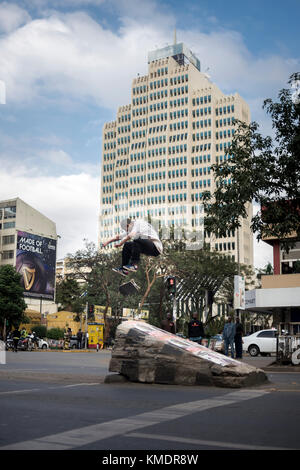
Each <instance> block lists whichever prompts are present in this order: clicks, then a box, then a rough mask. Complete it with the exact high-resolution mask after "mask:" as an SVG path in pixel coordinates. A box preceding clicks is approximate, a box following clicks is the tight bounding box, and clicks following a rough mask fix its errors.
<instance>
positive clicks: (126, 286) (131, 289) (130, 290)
mask: <svg viewBox="0 0 300 470" xmlns="http://www.w3.org/2000/svg"><path fill="white" fill-rule="evenodd" d="M113 271H114V272H115V273H117V274H119V275H121V276H124V277H127V278H128V276H129V274H130V271H129V272H128V274H127V275H123V274H121V273H120V272H118V271H115V270H114V269H113ZM139 290H140V286H139V285H138V284H137V283H136V282H135V281H133V280H132V279H131V280H130V281H127V282H123V284H121V285H120V286H119V292H120V294H123V295H130V294H131V295H132V294H136V293H138V292H139Z"/></svg>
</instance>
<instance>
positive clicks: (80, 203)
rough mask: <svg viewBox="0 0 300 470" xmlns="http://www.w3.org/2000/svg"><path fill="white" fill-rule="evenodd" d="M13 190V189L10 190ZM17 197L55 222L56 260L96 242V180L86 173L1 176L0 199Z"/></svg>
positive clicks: (25, 172) (21, 172)
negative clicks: (56, 175)
mask: <svg viewBox="0 0 300 470" xmlns="http://www.w3.org/2000/svg"><path fill="white" fill-rule="evenodd" d="M12 188H14V189H12ZM14 197H20V198H21V199H23V200H24V201H25V202H26V203H27V204H29V205H31V206H32V207H34V208H35V209H36V210H38V211H40V212H41V213H42V214H44V215H45V216H46V217H48V218H49V219H51V220H52V221H53V222H55V223H56V229H57V233H58V234H59V235H60V236H61V238H60V239H59V240H58V258H61V257H63V256H65V255H66V254H67V253H74V252H75V251H76V250H78V249H81V248H83V246H84V243H83V239H84V238H86V239H88V240H89V241H94V242H96V241H97V233H98V212H99V207H98V201H99V178H98V177H92V176H91V175H88V174H86V173H81V174H78V175H69V176H61V177H59V178H55V177H51V176H50V177H45V176H42V177H41V176H31V175H30V172H29V171H28V170H27V169H25V168H18V170H14V171H13V172H12V171H11V172H9V173H7V172H6V171H2V172H1V174H0V200H5V199H10V198H14Z"/></svg>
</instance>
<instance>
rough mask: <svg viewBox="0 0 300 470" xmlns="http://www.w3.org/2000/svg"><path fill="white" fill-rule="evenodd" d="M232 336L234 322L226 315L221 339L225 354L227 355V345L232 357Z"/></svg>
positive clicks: (233, 333)
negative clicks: (226, 318)
mask: <svg viewBox="0 0 300 470" xmlns="http://www.w3.org/2000/svg"><path fill="white" fill-rule="evenodd" d="M234 336H235V324H234V323H233V321H232V318H231V317H228V320H227V322H226V323H225V325H224V330H223V340H224V347H225V356H228V351H229V346H230V349H231V357H232V358H234Z"/></svg>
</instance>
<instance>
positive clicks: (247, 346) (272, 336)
mask: <svg viewBox="0 0 300 470" xmlns="http://www.w3.org/2000/svg"><path fill="white" fill-rule="evenodd" d="M276 338H277V330H275V329H271V330H260V331H257V332H256V333H253V334H252V335H249V336H243V351H244V352H248V353H249V354H250V356H258V354H261V355H262V356H264V355H267V354H272V353H276V343H277V339H276Z"/></svg>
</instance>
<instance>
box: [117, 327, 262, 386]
mask: <svg viewBox="0 0 300 470" xmlns="http://www.w3.org/2000/svg"><path fill="white" fill-rule="evenodd" d="M109 371H110V372H118V373H119V374H121V375H122V376H124V377H126V378H127V379H128V380H130V381H133V382H143V383H158V384H176V385H179V384H180V385H214V386H220V387H230V388H240V387H248V386H252V385H257V384H262V383H264V382H266V381H267V376H266V374H265V372H264V371H263V370H261V369H257V368H255V367H252V366H250V365H248V364H245V363H242V362H239V361H236V360H234V359H231V358H229V357H226V356H223V355H222V354H219V353H217V352H215V351H212V350H211V349H208V348H206V347H204V346H201V345H199V344H197V343H194V342H192V341H189V340H186V339H182V338H180V337H178V336H176V335H173V334H171V333H168V332H166V331H163V330H161V329H159V328H156V327H154V326H152V325H149V324H147V323H144V322H142V321H124V322H123V323H121V324H120V325H119V326H118V328H117V331H116V339H115V344H114V347H113V350H112V358H111V361H110V365H109Z"/></svg>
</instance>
